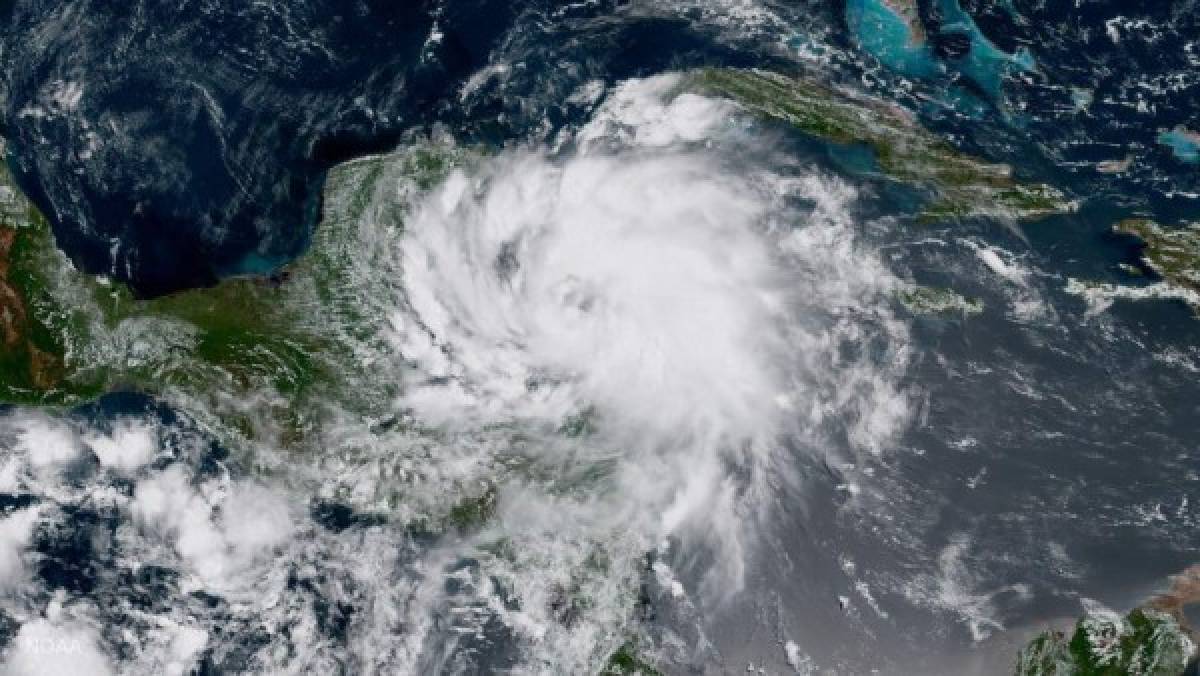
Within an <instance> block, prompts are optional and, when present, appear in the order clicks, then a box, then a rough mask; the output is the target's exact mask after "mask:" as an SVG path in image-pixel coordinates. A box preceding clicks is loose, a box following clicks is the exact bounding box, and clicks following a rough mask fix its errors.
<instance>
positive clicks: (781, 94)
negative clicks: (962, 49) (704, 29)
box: [689, 69, 1074, 220]
mask: <svg viewBox="0 0 1200 676" xmlns="http://www.w3.org/2000/svg"><path fill="white" fill-rule="evenodd" d="M689 85H690V87H692V88H694V89H696V90H699V91H701V92H705V93H708V94H712V95H717V96H723V97H727V98H729V99H732V100H734V101H736V102H738V103H740V104H741V105H743V106H745V107H746V108H747V109H748V110H751V111H753V112H755V113H758V114H760V115H763V116H765V117H769V118H772V119H776V120H780V121H783V122H786V123H788V124H790V125H792V126H794V127H795V128H796V129H798V130H800V131H802V132H804V133H806V134H809V135H812V136H815V137H818V138H820V139H823V140H826V141H831V142H833V143H838V144H848V145H849V144H861V145H865V146H867V147H868V148H870V149H871V150H872V152H873V153H874V156H875V160H876V162H877V163H878V166H879V168H880V170H881V171H882V172H883V173H884V174H886V175H887V176H889V177H891V178H893V179H895V180H898V181H902V182H905V183H910V184H913V185H917V186H920V187H922V188H925V189H927V190H929V191H931V192H932V193H933V200H932V202H931V203H930V204H929V205H928V206H927V207H926V209H925V211H924V212H923V213H922V218H923V219H928V220H934V219H941V218H948V217H959V216H972V215H986V216H994V217H1002V218H1016V219H1022V220H1028V219H1036V218H1041V217H1044V216H1049V215H1051V214H1057V213H1063V212H1066V211H1070V210H1072V209H1073V208H1074V205H1073V203H1072V202H1070V201H1069V200H1067V199H1066V197H1065V196H1064V195H1063V194H1062V192H1061V191H1059V190H1057V189H1056V188H1053V187H1051V186H1048V185H1044V184H1027V183H1019V182H1017V181H1016V180H1015V179H1014V178H1013V176H1012V169H1011V168H1010V167H1008V166H1007V165H1003V164H992V163H988V162H984V161H982V160H980V159H977V158H974V157H971V156H969V155H966V154H964V153H962V152H960V151H958V150H956V149H955V148H954V147H952V146H951V145H950V144H948V143H946V142H945V141H943V140H941V139H940V138H938V137H937V136H936V135H934V134H933V133H932V132H930V131H929V130H927V129H925V128H924V127H922V126H921V125H920V123H918V122H917V121H916V119H915V118H914V117H913V115H912V114H911V113H910V112H908V111H907V110H905V109H903V108H901V107H899V106H897V105H894V104H889V103H886V102H883V101H879V100H877V99H873V98H870V97H867V96H865V95H863V94H860V93H857V92H851V91H848V90H842V89H832V88H830V87H829V86H827V85H824V84H821V83H818V82H816V81H814V80H809V79H803V78H790V77H787V76H784V75H780V74H777V73H771V72H766V71H759V70H736V69H706V70H702V71H698V72H696V73H694V74H693V75H692V77H691V81H690V83H689Z"/></svg>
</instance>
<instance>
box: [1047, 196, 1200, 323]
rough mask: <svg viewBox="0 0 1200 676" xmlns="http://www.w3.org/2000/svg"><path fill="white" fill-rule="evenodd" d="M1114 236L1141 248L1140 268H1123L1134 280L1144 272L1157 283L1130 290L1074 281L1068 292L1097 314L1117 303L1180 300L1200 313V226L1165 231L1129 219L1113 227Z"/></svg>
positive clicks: (1148, 221)
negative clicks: (1128, 238) (1128, 239)
mask: <svg viewBox="0 0 1200 676" xmlns="http://www.w3.org/2000/svg"><path fill="white" fill-rule="evenodd" d="M1113 232H1114V233H1116V234H1118V235H1124V236H1128V237H1132V238H1134V239H1135V240H1136V241H1137V242H1138V246H1139V247H1140V251H1139V255H1138V260H1137V265H1135V266H1130V265H1127V264H1123V265H1122V268H1121V269H1122V270H1123V271H1124V272H1125V273H1126V274H1128V275H1130V276H1131V277H1140V276H1142V274H1143V272H1145V273H1149V274H1150V275H1152V276H1153V277H1154V278H1155V279H1154V281H1152V283H1150V284H1149V285H1146V286H1127V285H1123V284H1111V283H1105V282H1095V281H1084V280H1077V279H1072V280H1070V281H1069V282H1068V284H1067V291H1068V292H1071V293H1074V294H1076V295H1079V296H1082V297H1084V298H1086V299H1087V300H1088V302H1089V303H1090V304H1092V306H1093V308H1094V309H1096V310H1102V309H1104V308H1106V307H1108V305H1109V304H1111V303H1112V301H1114V300H1118V299H1125V300H1141V299H1147V298H1164V299H1174V300H1180V301H1183V302H1184V303H1187V304H1188V305H1189V306H1191V308H1192V309H1193V310H1194V311H1195V312H1197V313H1200V223H1188V224H1184V225H1181V226H1178V227H1174V228H1166V227H1163V226H1162V225H1160V224H1158V223H1157V222H1155V221H1152V220H1150V219H1146V218H1129V219H1125V220H1123V221H1120V222H1119V223H1117V224H1116V225H1115V226H1113Z"/></svg>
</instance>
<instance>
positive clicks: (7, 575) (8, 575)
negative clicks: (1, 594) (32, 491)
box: [0, 507, 41, 591]
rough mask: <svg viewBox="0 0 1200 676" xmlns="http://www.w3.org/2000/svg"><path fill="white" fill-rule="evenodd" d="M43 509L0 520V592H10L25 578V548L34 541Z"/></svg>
mask: <svg viewBox="0 0 1200 676" xmlns="http://www.w3.org/2000/svg"><path fill="white" fill-rule="evenodd" d="M40 513H41V509H40V508H38V507H33V508H30V509H23V510H20V511H18V512H16V513H14V514H11V515H9V516H8V517H5V518H4V519H0V591H8V590H10V589H12V588H14V587H16V586H17V585H19V584H21V582H22V581H23V580H24V578H25V562H24V558H23V555H24V552H25V548H26V547H28V546H29V543H30V541H31V540H32V539H33V529H34V526H36V525H37V520H38V516H39V515H40Z"/></svg>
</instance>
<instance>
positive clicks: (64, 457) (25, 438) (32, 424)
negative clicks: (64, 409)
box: [16, 418, 80, 470]
mask: <svg viewBox="0 0 1200 676" xmlns="http://www.w3.org/2000/svg"><path fill="white" fill-rule="evenodd" d="M19 428H20V432H18V434H17V447H16V448H17V450H18V451H23V452H24V453H25V456H26V457H27V458H28V460H29V464H30V465H32V466H33V467H34V468H35V469H39V470H43V469H48V468H53V467H59V466H62V465H65V464H67V463H69V462H71V461H72V460H74V459H75V458H77V457H79V451H80V445H79V439H78V438H77V437H76V436H75V432H74V431H73V430H72V429H71V428H70V427H67V426H66V425H64V424H62V423H57V422H52V421H50V420H46V419H42V418H30V419H28V420H23V421H21V422H20V423H19Z"/></svg>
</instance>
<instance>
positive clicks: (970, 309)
mask: <svg viewBox="0 0 1200 676" xmlns="http://www.w3.org/2000/svg"><path fill="white" fill-rule="evenodd" d="M899 299H900V303H901V304H902V305H904V307H906V308H908V310H909V312H912V313H913V314H917V315H934V316H936V315H948V316H959V317H969V316H972V315H977V314H979V313H981V312H983V301H981V300H979V299H977V298H966V297H964V296H963V295H961V294H959V293H957V292H955V291H953V290H951V289H944V288H940V287H929V286H914V287H912V288H910V289H906V290H904V291H901V292H900V293H899Z"/></svg>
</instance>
